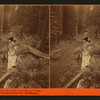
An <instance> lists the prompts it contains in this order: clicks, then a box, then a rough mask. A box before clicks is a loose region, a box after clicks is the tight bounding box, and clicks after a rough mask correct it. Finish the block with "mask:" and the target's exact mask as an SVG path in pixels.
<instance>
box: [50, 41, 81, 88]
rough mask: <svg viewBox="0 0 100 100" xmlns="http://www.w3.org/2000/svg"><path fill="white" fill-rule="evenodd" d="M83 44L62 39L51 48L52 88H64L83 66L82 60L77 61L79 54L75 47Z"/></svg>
mask: <svg viewBox="0 0 100 100" xmlns="http://www.w3.org/2000/svg"><path fill="white" fill-rule="evenodd" d="M80 45H82V43H81V42H77V41H76V40H71V41H61V42H60V43H58V44H57V45H55V46H54V47H52V49H51V53H52V52H54V51H55V50H56V51H57V50H58V52H56V53H52V55H53V57H55V58H54V59H52V57H51V65H50V72H51V88H62V87H64V86H65V85H66V84H67V83H68V82H69V81H70V80H71V79H73V78H74V77H75V76H76V75H77V73H78V72H79V71H80V68H81V61H77V54H75V53H74V50H75V48H77V47H78V46H80Z"/></svg>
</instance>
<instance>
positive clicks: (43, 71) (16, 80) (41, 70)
mask: <svg viewBox="0 0 100 100" xmlns="http://www.w3.org/2000/svg"><path fill="white" fill-rule="evenodd" d="M0 37H1V40H0V48H1V50H0V77H1V76H3V74H4V73H6V71H7V63H8V62H7V59H8V58H6V60H5V61H3V55H4V53H5V52H6V54H7V53H8V51H7V50H8V47H7V46H8V36H7V35H1V36H0ZM26 38H27V37H26ZM30 38H31V39H30ZM34 38H36V39H37V37H34ZM34 38H33V37H29V38H27V39H28V42H30V43H33V47H34V48H35V47H36V43H35V42H34V40H35V39H34ZM37 42H38V41H37ZM34 44H35V45H34ZM25 45H26V44H25ZM37 45H39V42H38V43H37ZM23 52H24V51H23ZM20 62H21V63H20V65H19V66H18V67H19V70H18V72H17V73H13V74H12V75H11V79H12V82H11V84H10V86H9V88H48V86H49V62H48V60H46V59H43V58H39V57H36V56H34V55H32V54H27V55H25V56H23V57H22V59H21V61H20ZM3 86H4V84H3V85H2V86H0V88H3Z"/></svg>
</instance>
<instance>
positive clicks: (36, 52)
mask: <svg viewBox="0 0 100 100" xmlns="http://www.w3.org/2000/svg"><path fill="white" fill-rule="evenodd" d="M28 52H30V53H32V54H33V55H35V56H37V57H41V58H45V59H49V55H48V54H45V53H43V52H41V51H39V50H38V49H36V48H33V47H30V46H28Z"/></svg>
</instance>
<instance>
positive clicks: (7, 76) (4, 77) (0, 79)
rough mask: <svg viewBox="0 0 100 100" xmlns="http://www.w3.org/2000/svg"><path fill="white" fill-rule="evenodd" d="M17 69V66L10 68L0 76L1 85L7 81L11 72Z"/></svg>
mask: <svg viewBox="0 0 100 100" xmlns="http://www.w3.org/2000/svg"><path fill="white" fill-rule="evenodd" d="M14 71H16V69H15V68H11V69H10V70H8V71H7V72H6V73H5V74H4V75H3V76H1V77H0V85H1V84H2V83H5V81H6V80H7V79H8V78H9V76H10V74H11V73H12V72H14Z"/></svg>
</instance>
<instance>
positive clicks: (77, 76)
mask: <svg viewBox="0 0 100 100" xmlns="http://www.w3.org/2000/svg"><path fill="white" fill-rule="evenodd" d="M84 72H85V70H81V71H80V73H79V74H77V75H76V76H75V77H74V78H73V79H72V80H71V81H70V82H69V83H68V84H66V85H65V86H64V87H63V88H71V87H72V86H73V85H74V84H75V83H77V82H78V81H79V80H80V79H81V77H82V74H83V73H84Z"/></svg>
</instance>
